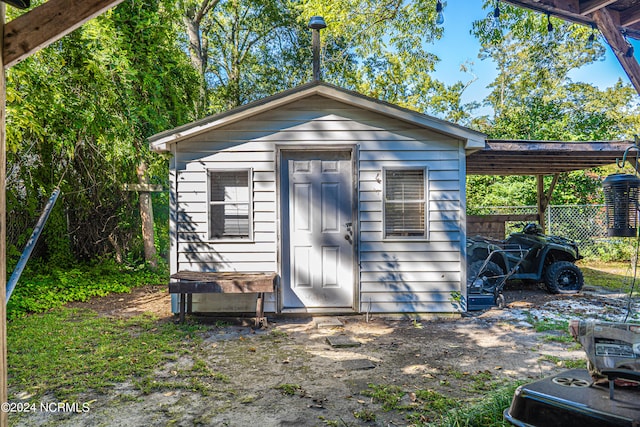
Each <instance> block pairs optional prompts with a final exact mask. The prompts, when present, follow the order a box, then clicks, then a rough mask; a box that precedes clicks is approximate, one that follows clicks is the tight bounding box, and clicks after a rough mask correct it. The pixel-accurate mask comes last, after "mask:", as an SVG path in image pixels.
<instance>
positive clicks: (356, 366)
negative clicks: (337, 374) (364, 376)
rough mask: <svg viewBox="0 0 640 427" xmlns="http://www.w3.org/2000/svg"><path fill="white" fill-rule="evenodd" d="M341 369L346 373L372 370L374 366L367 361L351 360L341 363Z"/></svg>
mask: <svg viewBox="0 0 640 427" xmlns="http://www.w3.org/2000/svg"><path fill="white" fill-rule="evenodd" d="M342 367H343V368H344V369H346V370H348V371H364V370H367V369H373V368H375V367H376V365H374V364H373V362H372V361H371V360H369V359H352V360H345V361H344V362H342Z"/></svg>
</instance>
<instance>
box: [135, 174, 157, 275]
mask: <svg viewBox="0 0 640 427" xmlns="http://www.w3.org/2000/svg"><path fill="white" fill-rule="evenodd" d="M136 172H137V174H138V183H139V184H140V186H146V185H148V184H149V178H148V177H147V165H146V164H145V163H144V162H141V163H140V166H138V168H137V171H136ZM139 200H140V219H141V220H142V240H143V242H144V259H145V261H146V262H147V263H148V264H149V265H150V266H151V267H152V268H156V267H157V266H158V259H157V257H156V245H155V242H154V236H153V205H152V204H151V193H150V192H149V191H140V193H139Z"/></svg>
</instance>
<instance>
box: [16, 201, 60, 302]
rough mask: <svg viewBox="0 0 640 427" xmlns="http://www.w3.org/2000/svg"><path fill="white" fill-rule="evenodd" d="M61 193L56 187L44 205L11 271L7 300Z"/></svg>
mask: <svg viewBox="0 0 640 427" xmlns="http://www.w3.org/2000/svg"><path fill="white" fill-rule="evenodd" d="M59 195H60V189H59V188H56V189H55V190H54V191H53V194H51V197H49V201H48V202H47V205H46V206H45V207H44V210H43V211H42V214H41V215H40V218H39V219H38V223H37V224H36V226H35V228H34V229H33V232H31V237H29V240H28V241H27V244H26V246H25V247H24V251H22V255H20V259H19V260H18V264H16V268H14V270H13V273H11V278H10V279H9V281H8V282H7V293H6V302H9V298H11V294H12V293H13V290H14V289H15V287H16V284H17V283H18V280H20V276H21V275H22V271H23V270H24V267H25V266H26V265H27V261H29V257H30V256H31V253H32V252H33V248H34V247H35V246H36V243H38V237H40V234H41V233H42V229H43V228H44V225H45V224H46V222H47V219H48V218H49V214H50V213H51V210H52V209H53V206H54V205H55V204H56V200H58V196H59Z"/></svg>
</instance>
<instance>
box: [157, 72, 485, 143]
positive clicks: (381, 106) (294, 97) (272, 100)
mask: <svg viewBox="0 0 640 427" xmlns="http://www.w3.org/2000/svg"><path fill="white" fill-rule="evenodd" d="M313 95H320V96H324V97H326V98H329V99H333V100H336V101H339V102H343V103H345V104H348V105H351V106H354V107H358V108H363V109H365V110H369V111H373V112H376V113H379V114H382V115H385V116H388V117H390V118H394V119H398V120H402V121H405V122H408V123H411V124H414V125H417V126H421V127H425V128H429V129H431V130H434V131H436V132H439V133H442V134H445V135H448V136H451V137H454V138H457V139H462V140H464V141H465V149H466V150H475V149H481V148H484V146H485V140H486V135H485V134H483V133H481V132H477V131H475V130H473V129H469V128H466V127H463V126H459V125H456V124H454V123H451V122H447V121H445V120H441V119H438V118H436V117H432V116H427V115H426V114H422V113H418V112H416V111H411V110H408V109H405V108H401V107H398V106H396V105H392V104H389V103H386V102H383V101H379V100H376V99H373V98H369V97H366V96H364V95H360V94H357V93H356V92H350V91H347V90H345V89H342V88H339V87H337V86H332V85H328V84H327V83H315V84H311V85H303V86H299V87H298V88H295V89H292V90H290V91H285V92H282V93H280V94H277V95H274V96H271V97H268V98H265V99H263V100H261V101H257V102H254V103H251V104H247V105H244V106H242V107H238V108H236V109H234V110H230V111H228V112H226V113H222V114H218V115H214V116H211V117H208V118H205V119H203V120H199V121H196V122H193V123H190V124H187V125H184V126H180V127H178V128H175V129H173V130H170V131H166V132H162V133H159V134H156V135H154V136H152V137H150V138H149V139H148V140H149V143H150V148H151V150H152V151H156V152H167V151H169V149H170V148H169V146H170V145H171V144H175V143H177V142H179V141H181V140H184V139H187V138H190V137H193V136H195V135H199V134H201V133H203V132H207V131H211V130H214V129H218V128H220V127H222V126H226V125H229V124H231V123H235V122H238V121H241V120H245V119H247V118H250V117H252V116H255V115H257V114H260V113H263V112H266V111H270V110H273V109H275V108H278V107H281V106H283V105H286V104H289V103H292V102H294V101H298V100H300V99H303V98H306V97H309V96H313Z"/></svg>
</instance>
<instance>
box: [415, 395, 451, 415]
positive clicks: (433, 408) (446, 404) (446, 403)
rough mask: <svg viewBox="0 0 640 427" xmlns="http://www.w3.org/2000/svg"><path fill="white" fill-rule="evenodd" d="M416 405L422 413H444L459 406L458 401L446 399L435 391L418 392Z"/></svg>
mask: <svg viewBox="0 0 640 427" xmlns="http://www.w3.org/2000/svg"><path fill="white" fill-rule="evenodd" d="M415 395H416V396H415V398H416V403H417V404H418V405H419V406H420V408H421V410H422V411H428V412H434V413H442V412H443V411H447V410H449V409H451V408H455V407H457V406H459V403H458V401H457V400H456V399H452V398H450V397H446V396H444V395H443V394H440V393H438V392H436V391H433V390H418V391H416V392H415Z"/></svg>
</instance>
